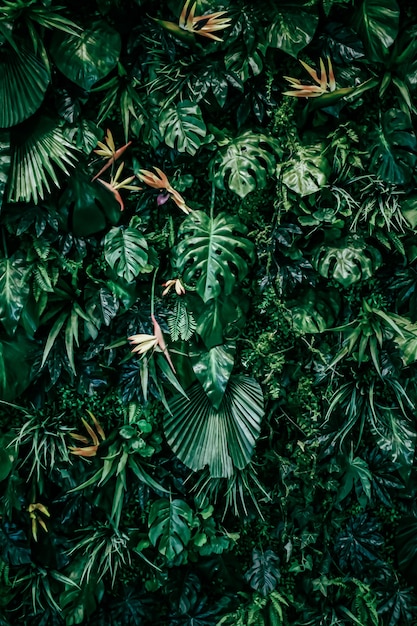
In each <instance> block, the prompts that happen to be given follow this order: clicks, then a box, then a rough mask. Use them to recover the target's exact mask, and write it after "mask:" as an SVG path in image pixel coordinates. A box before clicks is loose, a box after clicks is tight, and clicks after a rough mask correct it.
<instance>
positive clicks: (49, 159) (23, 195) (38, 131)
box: [7, 117, 77, 204]
mask: <svg viewBox="0 0 417 626" xmlns="http://www.w3.org/2000/svg"><path fill="white" fill-rule="evenodd" d="M11 146H12V148H11V168H10V175H9V180H8V197H7V199H8V201H9V202H10V201H11V202H18V201H19V200H24V201H26V202H29V201H30V200H33V201H34V202H35V204H37V203H38V202H39V199H43V198H44V197H45V191H46V192H47V193H50V191H51V186H50V181H51V180H52V182H53V183H54V184H55V185H56V186H57V187H59V186H60V183H59V180H58V177H57V174H56V171H55V167H57V168H58V169H60V170H61V171H63V172H64V173H65V174H66V175H67V176H68V175H69V171H68V168H69V167H73V166H74V164H75V161H76V157H75V154H76V153H77V150H76V148H75V147H74V146H73V145H72V144H71V143H70V142H69V141H67V139H66V138H65V137H64V134H63V132H62V129H61V128H60V126H59V125H58V124H57V123H56V122H55V121H54V120H52V119H50V118H47V117H41V118H39V119H38V120H37V121H36V122H34V121H33V120H32V121H31V124H30V125H29V123H28V122H27V123H26V124H24V125H21V126H19V128H18V129H16V130H14V131H13V132H12V138H11ZM54 166H55V167H54Z"/></svg>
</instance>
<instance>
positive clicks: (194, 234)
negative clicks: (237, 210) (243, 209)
mask: <svg viewBox="0 0 417 626" xmlns="http://www.w3.org/2000/svg"><path fill="white" fill-rule="evenodd" d="M246 232H247V231H246V227H245V226H243V225H242V224H240V222H238V220H237V219H236V218H235V217H233V216H229V215H226V214H225V213H221V214H220V215H218V216H217V217H214V218H210V217H209V216H208V215H206V214H205V213H203V211H194V212H193V213H191V214H190V215H188V216H187V217H186V219H185V220H184V221H183V223H182V224H181V226H180V229H179V231H178V235H179V238H180V243H179V244H178V246H177V248H176V257H177V265H178V269H179V272H180V273H181V274H182V276H183V280H184V282H185V283H190V284H192V283H194V284H195V285H196V290H197V293H198V295H199V296H200V297H201V298H202V299H203V300H204V302H207V301H208V300H210V299H211V298H217V297H218V296H219V295H220V294H221V293H222V292H223V293H225V294H226V295H229V294H231V293H232V291H233V289H234V287H235V284H236V282H237V281H239V282H240V281H242V280H243V279H244V278H245V276H246V275H247V273H248V271H249V262H252V261H253V260H254V246H253V244H252V242H251V241H249V240H248V239H246V238H245V237H244V236H243V235H245V234H246Z"/></svg>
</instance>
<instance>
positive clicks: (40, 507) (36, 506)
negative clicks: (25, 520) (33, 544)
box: [28, 502, 51, 541]
mask: <svg viewBox="0 0 417 626" xmlns="http://www.w3.org/2000/svg"><path fill="white" fill-rule="evenodd" d="M28 512H29V517H30V519H31V526H32V536H33V538H34V540H35V541H38V525H39V526H40V527H41V528H43V530H44V531H45V532H46V533H47V532H48V528H47V526H46V523H45V520H44V519H43V518H42V516H41V515H40V513H42V514H43V515H46V517H51V514H50V513H49V511H48V509H47V508H46V506H45V505H44V504H40V503H39V502H33V503H32V504H29V506H28Z"/></svg>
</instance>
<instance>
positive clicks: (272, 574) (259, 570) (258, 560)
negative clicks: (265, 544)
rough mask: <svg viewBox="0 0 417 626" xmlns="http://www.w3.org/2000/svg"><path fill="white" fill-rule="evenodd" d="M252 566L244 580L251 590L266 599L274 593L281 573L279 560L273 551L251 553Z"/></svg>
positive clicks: (254, 551)
mask: <svg viewBox="0 0 417 626" xmlns="http://www.w3.org/2000/svg"><path fill="white" fill-rule="evenodd" d="M252 560H253V565H252V567H251V568H250V570H248V571H247V572H246V574H245V580H246V581H247V582H248V583H249V584H250V586H251V587H252V589H255V591H258V592H259V593H260V594H261V595H262V596H264V597H266V596H267V595H268V594H270V593H271V591H274V589H275V587H276V586H277V583H278V581H279V579H280V578H281V573H280V571H279V568H278V564H279V558H278V556H277V555H276V554H275V552H274V551H273V550H265V551H261V550H256V549H254V550H253V551H252Z"/></svg>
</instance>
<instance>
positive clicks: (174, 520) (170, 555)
mask: <svg viewBox="0 0 417 626" xmlns="http://www.w3.org/2000/svg"><path fill="white" fill-rule="evenodd" d="M192 521H193V512H192V510H191V509H190V507H189V506H188V504H187V503H186V502H184V501H183V500H179V499H175V500H168V498H161V499H159V500H157V501H156V502H154V503H153V505H152V507H151V510H150V512H149V519H148V525H149V539H150V540H151V542H152V545H154V546H156V545H157V546H158V550H159V552H160V553H161V554H163V555H164V556H166V558H167V559H168V561H172V560H173V559H174V558H175V557H176V556H177V555H179V554H181V552H183V550H184V549H185V548H186V546H187V544H188V542H189V541H190V538H191V530H190V527H191V523H192Z"/></svg>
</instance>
